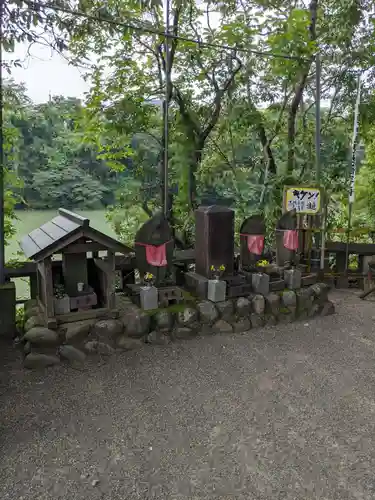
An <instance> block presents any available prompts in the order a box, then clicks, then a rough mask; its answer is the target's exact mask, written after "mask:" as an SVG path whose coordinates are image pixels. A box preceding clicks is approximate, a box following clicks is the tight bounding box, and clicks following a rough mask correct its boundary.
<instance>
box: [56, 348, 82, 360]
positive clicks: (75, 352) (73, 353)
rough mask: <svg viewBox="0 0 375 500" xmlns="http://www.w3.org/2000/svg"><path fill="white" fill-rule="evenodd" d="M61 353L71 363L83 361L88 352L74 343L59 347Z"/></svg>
mask: <svg viewBox="0 0 375 500" xmlns="http://www.w3.org/2000/svg"><path fill="white" fill-rule="evenodd" d="M59 354H60V356H61V357H62V358H63V359H66V360H67V361H70V362H71V363H74V362H78V363H83V362H84V361H85V359H86V354H85V353H84V352H82V351H80V350H79V349H77V348H76V347H73V346H72V345H62V346H60V347H59Z"/></svg>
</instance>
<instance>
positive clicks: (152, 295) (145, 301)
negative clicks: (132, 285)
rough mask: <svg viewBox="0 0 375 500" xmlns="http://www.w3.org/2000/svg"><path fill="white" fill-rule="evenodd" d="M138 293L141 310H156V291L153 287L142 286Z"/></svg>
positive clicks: (157, 299)
mask: <svg viewBox="0 0 375 500" xmlns="http://www.w3.org/2000/svg"><path fill="white" fill-rule="evenodd" d="M139 293H140V301H141V308H142V309H143V310H144V311H150V310H152V309H157V308H158V304H159V298H158V289H157V288H156V287H155V286H142V287H141V289H140V292H139Z"/></svg>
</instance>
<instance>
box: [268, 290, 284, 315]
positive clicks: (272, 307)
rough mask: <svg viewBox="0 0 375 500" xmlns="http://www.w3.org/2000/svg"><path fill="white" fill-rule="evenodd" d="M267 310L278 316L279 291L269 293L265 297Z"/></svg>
mask: <svg viewBox="0 0 375 500" xmlns="http://www.w3.org/2000/svg"><path fill="white" fill-rule="evenodd" d="M264 299H265V307H266V309H265V310H266V312H267V313H269V314H272V315H274V316H278V315H279V313H280V302H281V299H280V295H278V294H277V293H272V292H271V293H269V294H268V295H266V296H265V297H264Z"/></svg>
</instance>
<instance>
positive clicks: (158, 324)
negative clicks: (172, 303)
mask: <svg viewBox="0 0 375 500" xmlns="http://www.w3.org/2000/svg"><path fill="white" fill-rule="evenodd" d="M153 321H154V324H155V328H156V329H157V330H168V331H169V330H172V328H173V323H174V314H173V313H171V312H170V311H158V312H157V313H156V314H155V315H154V316H153Z"/></svg>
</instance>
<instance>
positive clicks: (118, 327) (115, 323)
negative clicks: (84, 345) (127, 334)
mask: <svg viewBox="0 0 375 500" xmlns="http://www.w3.org/2000/svg"><path fill="white" fill-rule="evenodd" d="M123 331H124V325H123V323H122V321H119V320H117V319H102V320H100V321H98V322H96V323H95V325H94V326H93V327H92V330H91V335H90V336H91V337H92V338H95V339H96V340H98V341H99V342H104V343H105V344H113V343H114V342H115V340H116V337H118V336H119V335H121V334H122V333H123Z"/></svg>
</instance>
